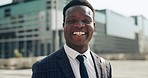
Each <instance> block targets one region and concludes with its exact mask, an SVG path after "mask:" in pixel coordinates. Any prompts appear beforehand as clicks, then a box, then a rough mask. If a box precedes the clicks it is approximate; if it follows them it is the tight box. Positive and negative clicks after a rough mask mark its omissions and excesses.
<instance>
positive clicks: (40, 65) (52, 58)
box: [32, 47, 112, 78]
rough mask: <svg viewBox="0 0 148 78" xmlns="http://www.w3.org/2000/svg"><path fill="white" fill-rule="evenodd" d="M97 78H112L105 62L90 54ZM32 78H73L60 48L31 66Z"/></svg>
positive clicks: (64, 54)
mask: <svg viewBox="0 0 148 78" xmlns="http://www.w3.org/2000/svg"><path fill="white" fill-rule="evenodd" d="M91 53H92V56H93V58H94V62H95V66H96V68H97V73H98V76H99V78H112V77H111V65H110V63H109V62H107V61H106V60H104V59H103V60H104V61H102V60H101V57H99V56H97V55H96V54H95V53H93V52H91ZM32 71H33V73H32V78H75V75H74V73H73V70H72V68H71V65H70V62H69V59H68V57H67V55H66V53H65V50H64V48H63V47H62V48H61V49H59V50H58V51H56V52H54V53H52V54H51V55H49V56H47V57H46V58H44V59H42V60H40V61H37V62H36V63H34V64H33V66H32Z"/></svg>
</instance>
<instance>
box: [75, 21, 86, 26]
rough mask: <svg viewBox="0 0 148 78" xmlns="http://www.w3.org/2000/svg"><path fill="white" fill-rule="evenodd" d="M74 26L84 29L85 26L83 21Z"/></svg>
mask: <svg viewBox="0 0 148 78" xmlns="http://www.w3.org/2000/svg"><path fill="white" fill-rule="evenodd" d="M74 26H76V27H84V26H85V24H84V23H83V22H82V21H79V22H77V23H75V24H74Z"/></svg>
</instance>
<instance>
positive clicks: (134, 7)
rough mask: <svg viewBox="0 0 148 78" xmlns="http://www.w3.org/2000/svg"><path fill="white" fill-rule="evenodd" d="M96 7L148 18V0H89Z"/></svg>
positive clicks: (0, 0)
mask: <svg viewBox="0 0 148 78" xmlns="http://www.w3.org/2000/svg"><path fill="white" fill-rule="evenodd" d="M89 1H90V2H91V4H92V5H93V6H94V7H95V9H98V10H100V9H109V10H111V11H114V12H116V13H119V14H121V15H123V16H127V17H129V16H135V15H143V16H144V17H145V18H147V19H148V9H147V7H148V3H147V2H148V1H147V0H89ZM11 2H12V0H0V5H4V4H8V3H11Z"/></svg>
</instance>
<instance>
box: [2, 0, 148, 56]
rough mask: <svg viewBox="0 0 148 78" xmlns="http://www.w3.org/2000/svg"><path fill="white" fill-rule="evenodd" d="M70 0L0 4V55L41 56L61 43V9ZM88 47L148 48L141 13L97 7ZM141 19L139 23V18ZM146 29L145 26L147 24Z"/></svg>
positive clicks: (105, 49)
mask: <svg viewBox="0 0 148 78" xmlns="http://www.w3.org/2000/svg"><path fill="white" fill-rule="evenodd" d="M68 1H69V0H14V1H13V3H11V4H7V5H3V6H0V58H12V57H15V52H19V53H21V54H22V56H23V57H31V56H44V55H48V54H50V53H51V52H53V51H55V50H57V49H58V48H60V47H61V46H62V45H63V44H64V38H63V37H64V36H63V27H62V22H63V19H62V18H63V17H62V9H63V7H64V5H65V4H66V3H67V2H68ZM95 20H96V23H97V24H96V25H97V26H96V28H95V35H94V38H93V39H92V41H91V48H92V49H93V50H94V51H95V52H101V53H140V52H141V53H142V52H147V51H148V50H147V47H146V45H148V43H147V39H148V38H147V37H148V35H147V34H146V35H145V34H144V33H147V32H146V31H147V30H145V28H144V27H147V26H148V20H146V19H145V18H144V17H142V16H133V17H125V16H122V15H120V14H117V13H115V12H113V11H110V10H96V18H95ZM142 20H143V21H144V23H142V22H141V21H142ZM146 29H148V28H146Z"/></svg>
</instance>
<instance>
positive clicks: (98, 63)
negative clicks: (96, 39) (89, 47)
mask: <svg viewBox="0 0 148 78" xmlns="http://www.w3.org/2000/svg"><path fill="white" fill-rule="evenodd" d="M91 55H92V59H93V62H94V64H95V66H96V71H97V74H98V78H102V77H101V74H102V70H101V69H102V66H101V59H100V57H99V56H98V55H96V54H95V53H93V52H91Z"/></svg>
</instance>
